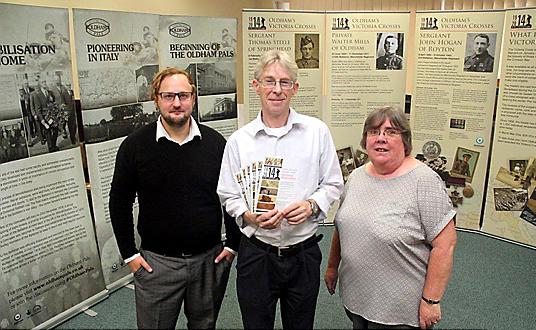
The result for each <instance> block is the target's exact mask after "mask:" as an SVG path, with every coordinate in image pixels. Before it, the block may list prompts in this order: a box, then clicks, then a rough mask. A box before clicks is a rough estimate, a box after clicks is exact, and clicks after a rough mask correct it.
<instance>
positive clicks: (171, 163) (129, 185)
mask: <svg viewBox="0 0 536 330" xmlns="http://www.w3.org/2000/svg"><path fill="white" fill-rule="evenodd" d="M198 126H199V130H200V132H201V138H199V137H195V138H194V140H193V141H190V142H188V143H186V144H184V145H182V146H181V145H179V144H176V143H173V142H171V141H169V140H167V139H165V138H161V139H159V141H158V142H157V141H156V123H152V124H149V125H147V126H145V127H142V128H140V129H138V130H137V131H135V132H134V133H132V134H131V135H129V136H128V137H127V138H126V139H125V140H124V141H123V143H122V144H121V146H120V147H119V150H118V152H117V158H116V163H115V171H114V177H113V180H112V185H111V190H110V199H109V208H110V217H111V221H112V226H113V229H114V233H115V236H116V239H117V243H118V246H119V251H120V253H121V256H122V257H123V258H129V257H131V256H133V255H134V254H136V253H138V250H137V249H136V246H135V242H134V223H133V215H132V206H133V203H134V201H135V198H136V196H137V197H138V203H139V215H138V226H137V229H138V233H139V235H140V237H141V247H142V248H143V249H145V250H149V251H152V252H155V253H160V254H164V255H177V254H180V253H198V252H202V251H205V250H208V249H209V248H211V247H213V246H215V245H216V244H219V243H220V242H221V223H222V207H221V204H220V201H219V198H218V195H217V193H216V187H217V184H218V176H219V173H220V165H221V160H222V155H223V150H224V148H225V139H224V138H223V137H222V136H221V135H220V134H219V133H218V132H216V131H215V130H213V129H211V128H209V127H207V126H204V125H198ZM224 223H225V228H226V236H227V241H226V246H228V247H230V248H231V249H233V250H238V243H239V239H240V231H239V229H238V227H237V225H236V223H235V221H234V219H233V218H232V217H230V216H229V215H228V214H227V213H226V212H224Z"/></svg>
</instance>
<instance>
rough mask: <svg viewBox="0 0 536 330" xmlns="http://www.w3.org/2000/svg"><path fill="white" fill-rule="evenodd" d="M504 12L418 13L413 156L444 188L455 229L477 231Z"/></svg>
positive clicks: (412, 105) (488, 149)
mask: <svg viewBox="0 0 536 330" xmlns="http://www.w3.org/2000/svg"><path fill="white" fill-rule="evenodd" d="M503 22H504V11H478V12H476V11H470V12H469V11H463V12H455V11H454V12H436V11H433V12H417V15H416V24H415V54H413V55H414V61H413V63H414V68H413V70H414V79H413V86H414V90H413V95H412V102H411V116H410V118H411V119H410V124H411V127H412V131H413V153H414V154H415V155H416V157H417V158H418V159H419V160H421V161H423V162H425V163H426V164H427V165H428V166H430V167H431V168H432V169H433V170H435V171H436V172H437V173H438V174H439V175H440V176H441V178H442V179H443V180H444V181H445V184H446V186H447V188H448V191H449V195H450V197H451V199H452V201H453V203H454V204H455V206H456V207H457V209H458V213H457V216H456V220H457V222H456V225H457V227H461V228H467V229H474V230H478V229H479V228H480V215H481V211H482V202H483V198H484V196H485V191H484V188H485V187H484V183H485V179H486V170H487V168H488V155H489V151H490V146H491V131H492V125H493V111H494V102H495V91H496V85H497V72H498V69H499V68H498V66H499V59H500V47H501V40H502V34H503Z"/></svg>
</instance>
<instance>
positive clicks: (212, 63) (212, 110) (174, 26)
mask: <svg viewBox="0 0 536 330" xmlns="http://www.w3.org/2000/svg"><path fill="white" fill-rule="evenodd" d="M160 38H161V39H160V60H161V65H162V66H164V67H168V66H175V67H178V68H183V69H185V70H187V71H188V72H189V73H190V75H191V76H192V77H193V78H194V80H195V83H196V86H197V102H196V103H195V105H194V111H193V113H192V116H193V117H194V118H195V119H196V121H197V122H198V123H201V124H204V125H207V126H210V127H212V128H214V129H216V130H217V131H218V132H220V133H221V134H222V135H223V136H224V137H225V138H227V137H229V136H230V135H231V134H232V133H233V132H234V131H236V129H237V128H238V120H237V118H238V113H237V105H236V69H235V68H236V19H232V18H217V17H186V16H161V17H160Z"/></svg>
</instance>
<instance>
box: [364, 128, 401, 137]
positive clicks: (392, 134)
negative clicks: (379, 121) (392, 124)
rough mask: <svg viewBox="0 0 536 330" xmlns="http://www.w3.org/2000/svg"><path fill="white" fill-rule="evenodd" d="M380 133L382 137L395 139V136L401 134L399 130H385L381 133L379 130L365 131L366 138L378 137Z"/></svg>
mask: <svg viewBox="0 0 536 330" xmlns="http://www.w3.org/2000/svg"><path fill="white" fill-rule="evenodd" d="M382 133H383V135H385V136H387V137H395V136H397V135H400V134H402V133H403V132H402V131H399V130H397V129H395V128H386V129H384V130H383V131H382V130H380V129H379V128H372V129H369V130H368V131H367V136H368V137H373V136H380V135H381V134H382Z"/></svg>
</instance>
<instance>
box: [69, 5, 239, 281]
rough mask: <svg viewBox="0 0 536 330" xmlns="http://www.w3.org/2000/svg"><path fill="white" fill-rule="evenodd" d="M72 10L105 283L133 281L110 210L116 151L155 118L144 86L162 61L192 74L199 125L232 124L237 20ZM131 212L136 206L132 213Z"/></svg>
mask: <svg viewBox="0 0 536 330" xmlns="http://www.w3.org/2000/svg"><path fill="white" fill-rule="evenodd" d="M73 16H74V19H73V21H74V30H75V39H76V50H77V58H78V77H79V78H78V80H79V83H80V102H81V105H82V118H83V123H84V136H85V139H86V152H87V161H88V168H89V176H90V181H91V188H92V189H91V192H92V201H93V208H94V214H95V226H96V228H97V237H98V242H99V248H100V252H101V259H102V267H103V272H104V274H105V279H106V284H107V286H108V287H109V288H111V287H117V286H119V285H122V284H123V283H125V282H128V281H130V279H131V272H130V269H129V268H128V267H127V265H126V264H125V263H124V261H123V258H122V256H121V255H120V254H119V249H118V247H117V242H116V240H115V236H114V234H113V228H112V226H111V222H110V215H109V211H108V199H109V191H110V184H111V181H112V178H113V171H114V166H115V156H116V153H117V149H118V148H119V145H120V144H121V142H122V141H123V139H124V138H125V137H126V136H127V135H128V134H130V133H131V132H133V131H134V130H136V129H137V128H139V127H142V126H144V125H146V124H148V123H151V122H153V121H154V120H156V119H157V118H158V115H159V113H158V110H157V109H156V107H155V104H154V102H153V101H151V100H150V95H149V92H150V84H151V82H152V80H153V77H154V75H155V74H156V73H157V72H158V71H159V68H160V67H168V66H175V67H178V68H181V69H185V70H187V71H188V72H189V73H190V74H191V76H192V78H193V79H194V81H195V84H196V86H197V97H196V100H197V102H196V104H195V107H194V111H193V113H192V117H193V118H194V119H195V120H196V121H197V122H198V123H201V124H205V125H207V126H210V127H212V128H214V129H216V130H218V131H220V133H222V135H224V136H229V135H230V134H231V133H232V132H234V131H235V130H236V128H237V126H238V125H237V107H236V70H235V67H236V56H235V54H236V20H235V19H229V18H210V17H183V16H160V15H153V14H141V13H128V12H114V11H101V10H83V9H75V10H73ZM137 210H138V209H137V205H135V206H134V218H135V219H136V218H137ZM126 257H127V256H125V258H126Z"/></svg>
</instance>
